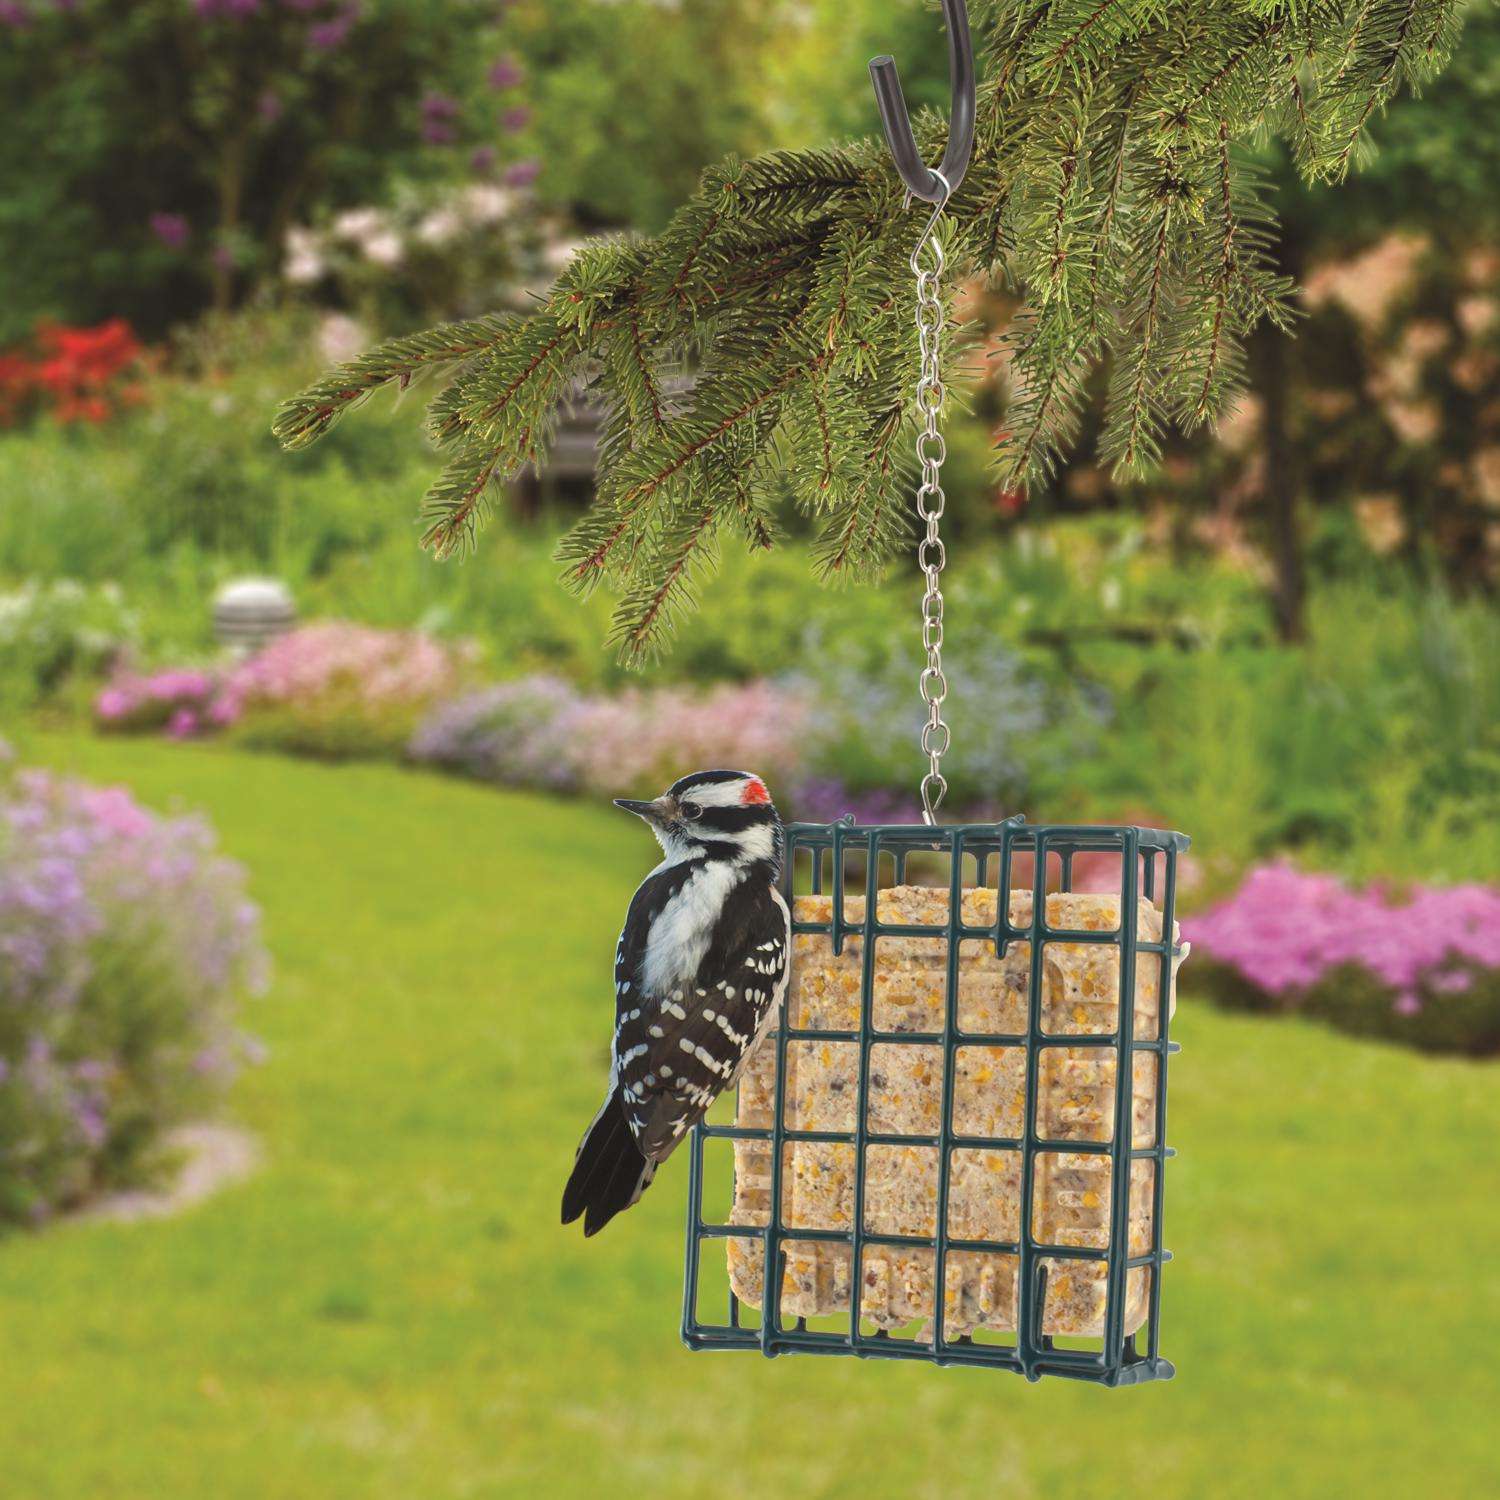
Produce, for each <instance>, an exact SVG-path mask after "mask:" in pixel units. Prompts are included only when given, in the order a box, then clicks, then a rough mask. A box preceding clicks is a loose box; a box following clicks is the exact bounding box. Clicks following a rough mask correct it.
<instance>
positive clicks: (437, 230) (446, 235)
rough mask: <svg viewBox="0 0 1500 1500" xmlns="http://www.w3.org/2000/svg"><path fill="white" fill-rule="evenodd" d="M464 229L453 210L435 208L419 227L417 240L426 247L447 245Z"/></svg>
mask: <svg viewBox="0 0 1500 1500" xmlns="http://www.w3.org/2000/svg"><path fill="white" fill-rule="evenodd" d="M462 228H463V221H462V220H461V219H460V218H459V216H458V215H457V214H456V213H454V211H453V210H452V209H451V208H435V209H433V211H432V212H431V213H430V214H428V215H427V217H426V218H424V219H423V220H422V221H421V223H420V224H418V225H417V238H418V239H419V240H421V241H422V243H423V244H424V245H445V244H447V242H448V241H449V240H451V239H452V238H453V237H454V236H455V235H456V234H457V233H458V232H459V231H460V230H461V229H462Z"/></svg>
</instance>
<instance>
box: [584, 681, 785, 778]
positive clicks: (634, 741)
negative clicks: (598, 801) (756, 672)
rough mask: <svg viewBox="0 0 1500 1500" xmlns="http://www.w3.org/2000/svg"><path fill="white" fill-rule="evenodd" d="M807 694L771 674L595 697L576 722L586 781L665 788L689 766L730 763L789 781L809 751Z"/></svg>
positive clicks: (731, 766)
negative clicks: (696, 689) (705, 688)
mask: <svg viewBox="0 0 1500 1500" xmlns="http://www.w3.org/2000/svg"><path fill="white" fill-rule="evenodd" d="M809 720H810V716H809V713H808V705H807V703H806V701H805V700H804V699H803V698H801V697H799V696H797V695H795V694H791V693H788V692H786V691H785V690H784V689H781V688H778V687H776V686H774V685H773V684H772V683H769V682H750V683H745V684H743V685H726V686H722V687H716V688H713V689H712V690H710V691H709V692H707V693H702V694H699V693H690V692H687V691H685V690H683V689H679V688H660V689H657V690H656V691H654V692H650V691H644V690H641V689H632V690H630V691H627V692H624V693H621V694H620V695H619V696H618V697H614V698H596V699H593V700H592V701H591V702H590V703H588V704H587V705H586V706H585V707H584V708H583V709H582V710H581V711H580V712H579V713H578V715H577V717H576V718H575V719H574V721H573V723H572V725H571V732H572V734H573V735H574V737H575V754H576V755H577V758H578V768H579V780H580V781H581V783H582V784H583V786H584V788H585V789H587V790H590V791H595V792H608V793H610V794H611V795H618V794H620V793H621V792H623V791H626V790H630V791H638V792H647V791H651V792H659V791H660V790H661V789H662V788H663V787H664V786H667V785H669V784H670V783H671V782H672V781H674V780H676V778H677V777H679V776H681V775H683V774H685V773H686V772H688V771H696V770H702V769H705V768H709V767H716V766H724V767H729V768H735V769H746V770H753V771H756V772H758V773H759V774H760V775H762V776H764V777H766V779H767V780H768V781H769V782H770V783H771V785H772V787H773V788H774V787H776V786H778V785H784V784H785V783H786V781H787V780H788V779H790V777H791V776H792V775H794V774H795V773H796V772H797V771H799V770H800V769H801V768H802V766H803V765H804V764H805V762H806V759H807V746H806V739H807V734H808V730H809V729H810V722H809Z"/></svg>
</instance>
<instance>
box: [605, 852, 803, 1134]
mask: <svg viewBox="0 0 1500 1500" xmlns="http://www.w3.org/2000/svg"><path fill="white" fill-rule="evenodd" d="M629 925H630V924H629V923H627V928H628V927H629ZM629 947H630V945H629V944H627V943H626V942H624V941H622V944H621V950H620V953H619V955H618V958H617V964H616V995H617V1002H616V1017H617V1028H616V1033H615V1068H616V1080H617V1082H618V1084H619V1088H620V1094H621V1102H622V1105H623V1108H624V1113H625V1118H626V1120H627V1121H628V1122H629V1125H630V1129H631V1132H632V1134H633V1135H634V1136H635V1139H636V1143H637V1145H638V1146H639V1147H640V1149H641V1151H642V1152H643V1153H644V1154H645V1155H646V1156H647V1157H648V1158H649V1159H650V1160H651V1161H653V1162H660V1161H664V1160H665V1159H666V1158H667V1157H668V1156H669V1155H671V1153H672V1151H673V1150H674V1149H675V1148H676V1146H677V1144H678V1143H679V1142H680V1141H681V1140H682V1139H683V1138H684V1136H685V1135H686V1134H687V1132H688V1131H689V1130H690V1129H691V1127H692V1126H693V1125H695V1124H696V1123H697V1122H698V1121H699V1120H700V1119H702V1118H703V1115H704V1114H705V1112H706V1111H707V1110H708V1107H709V1105H710V1104H712V1103H713V1101H714V1100H715V1099H716V1098H717V1097H718V1096H719V1094H721V1093H722V1092H723V1091H724V1090H725V1089H727V1088H729V1087H730V1086H731V1085H732V1084H733V1083H735V1082H736V1080H737V1079H738V1078H739V1075H740V1072H741V1071H742V1069H743V1068H744V1066H745V1063H746V1062H747V1060H748V1059H749V1057H750V1054H751V1052H753V1051H754V1049H755V1046H756V1043H757V1042H758V1041H759V1040H760V1038H761V1036H762V1035H763V1034H764V1032H765V1030H766V1027H767V1026H768V1025H769V1023H770V1021H771V1019H772V1017H773V1016H774V1015H775V1014H776V1010H777V1007H778V1006H779V1005H780V1003H781V1000H782V998H783V996H784V995H785V993H786V983H787V971H788V961H789V959H790V956H791V914H790V912H789V911H788V910H787V905H786V901H785V900H784V899H783V897H782V895H781V892H780V891H778V890H777V889H776V888H775V887H774V886H772V885H771V884H770V883H769V882H761V881H757V882H755V883H754V884H746V885H744V886H742V887H741V888H740V889H738V890H736V891H734V892H733V893H732V894H731V895H730V897H729V899H728V900H727V901H726V902H725V904H724V907H723V910H722V913H721V914H720V916H719V920H718V921H717V922H715V923H714V925H713V927H712V929H711V930H710V932H709V933H708V942H707V948H706V951H705V952H704V954H703V958H702V960H701V962H700V963H698V964H697V965H696V966H695V968H694V970H693V978H692V979H691V980H687V981H683V982H681V983H676V984H673V985H672V987H671V988H665V987H660V988H658V989H657V990H656V991H655V992H643V991H641V990H639V989H638V988H637V985H638V983H639V978H638V976H640V974H641V973H642V971H643V969H644V968H645V967H646V966H645V964H644V957H645V955H644V954H641V953H636V954H632V953H631V952H630V951H629ZM632 959H634V961H635V965H636V966H635V968H634V969H633V970H632V969H630V968H629V965H630V963H631V960H632Z"/></svg>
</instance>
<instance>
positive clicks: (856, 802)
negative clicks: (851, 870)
mask: <svg viewBox="0 0 1500 1500" xmlns="http://www.w3.org/2000/svg"><path fill="white" fill-rule="evenodd" d="M782 811H783V813H784V814H785V815H786V816H788V817H793V818H796V819H798V820H799V821H800V822H804V823H832V822H835V821H836V820H837V819H839V818H842V817H843V816H844V815H845V814H846V813H853V814H854V821H855V822H856V823H860V824H872V823H920V822H921V821H922V804H921V803H920V802H919V801H918V800H917V799H916V798H915V797H913V796H910V795H909V794H902V793H900V792H894V791H891V790H889V789H888V788H886V787H871V788H867V789H866V790H864V791H858V792H854V791H850V790H849V788H848V787H847V786H845V785H844V783H843V782H842V781H841V780H839V778H838V777H837V776H809V777H807V778H805V779H804V780H802V781H799V782H797V783H795V785H794V786H793V787H792V792H791V796H790V797H789V798H788V800H787V806H786V807H784V808H783V809H782Z"/></svg>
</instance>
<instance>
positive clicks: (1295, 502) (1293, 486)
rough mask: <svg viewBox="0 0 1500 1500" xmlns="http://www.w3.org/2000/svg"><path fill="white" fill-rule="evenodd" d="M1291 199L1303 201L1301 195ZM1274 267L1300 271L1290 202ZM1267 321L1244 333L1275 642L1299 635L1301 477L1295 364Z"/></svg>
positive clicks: (1285, 339)
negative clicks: (1254, 394) (1258, 437)
mask: <svg viewBox="0 0 1500 1500" xmlns="http://www.w3.org/2000/svg"><path fill="white" fill-rule="evenodd" d="M1297 198H1298V199H1300V200H1302V201H1305V194H1301V193H1299V194H1298V195H1297ZM1277 251H1278V253H1277V257H1276V259H1277V267H1276V269H1277V270H1278V271H1280V272H1281V273H1282V274H1283V275H1286V276H1290V277H1292V279H1293V280H1294V281H1296V282H1297V283H1298V285H1299V286H1300V285H1301V283H1302V280H1303V277H1304V274H1305V272H1306V270H1307V253H1306V240H1305V238H1304V234H1303V220H1302V215H1301V214H1300V213H1299V212H1298V211H1297V205H1296V204H1293V205H1291V206H1289V209H1288V212H1287V215H1286V220H1285V223H1284V226H1283V230H1282V237H1281V242H1280V244H1279V245H1278V246H1277ZM1294 337H1295V334H1287V333H1282V332H1281V331H1280V330H1279V329H1278V328H1276V327H1275V326H1274V325H1273V324H1271V323H1270V321H1269V320H1265V321H1262V322H1261V323H1260V324H1259V325H1258V326H1257V327H1256V330H1255V332H1254V333H1253V334H1252V335H1251V337H1250V349H1249V355H1250V360H1249V363H1250V381H1251V384H1252V385H1253V386H1254V387H1255V389H1256V390H1257V391H1258V392H1259V393H1260V398H1261V401H1262V403H1263V406H1262V438H1263V441H1264V444H1265V451H1264V468H1263V473H1264V475H1265V479H1264V484H1263V488H1262V493H1261V503H1262V505H1263V507H1264V511H1265V517H1266V529H1267V541H1268V544H1269V550H1270V554H1271V569H1272V575H1271V608H1272V612H1273V614H1274V616H1275V619H1276V633H1277V635H1278V636H1280V637H1281V639H1282V640H1283V641H1301V640H1304V639H1305V638H1306V634H1307V564H1306V561H1305V559H1304V557H1303V553H1302V492H1303V489H1304V488H1305V486H1306V483H1307V475H1306V469H1305V467H1304V465H1303V461H1302V460H1303V454H1302V449H1301V434H1300V433H1299V432H1298V430H1297V428H1298V423H1297V402H1298V400H1299V399H1300V385H1301V383H1300V382H1299V381H1298V380H1297V370H1298V368H1299V366H1298V361H1297V358H1296V353H1295V350H1294V349H1293V347H1292V339H1293V338H1294Z"/></svg>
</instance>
